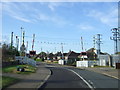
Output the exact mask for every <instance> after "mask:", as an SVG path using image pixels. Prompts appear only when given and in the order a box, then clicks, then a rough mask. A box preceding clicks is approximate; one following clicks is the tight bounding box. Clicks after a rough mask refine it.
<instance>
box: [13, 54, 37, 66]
mask: <svg viewBox="0 0 120 90" xmlns="http://www.w3.org/2000/svg"><path fill="white" fill-rule="evenodd" d="M15 60H16V61H19V63H20V64H28V65H32V66H35V67H36V61H35V60H33V59H30V58H28V57H22V56H16V57H15Z"/></svg>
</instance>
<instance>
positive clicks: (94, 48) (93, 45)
mask: <svg viewBox="0 0 120 90" xmlns="http://www.w3.org/2000/svg"><path fill="white" fill-rule="evenodd" d="M95 39H96V38H95V36H93V49H94V51H93V52H94V54H93V58H94V60H95V42H96V40H95Z"/></svg>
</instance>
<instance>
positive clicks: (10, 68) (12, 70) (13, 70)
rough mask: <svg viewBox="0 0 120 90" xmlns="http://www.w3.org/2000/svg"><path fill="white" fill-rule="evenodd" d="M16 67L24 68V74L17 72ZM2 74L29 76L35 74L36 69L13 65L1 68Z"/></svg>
mask: <svg viewBox="0 0 120 90" xmlns="http://www.w3.org/2000/svg"><path fill="white" fill-rule="evenodd" d="M17 67H26V68H25V71H24V72H20V71H17ZM2 72H3V73H17V74H30V73H34V72H36V68H35V67H33V66H30V65H13V66H8V67H4V68H2Z"/></svg>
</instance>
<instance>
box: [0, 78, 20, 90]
mask: <svg viewBox="0 0 120 90" xmlns="http://www.w3.org/2000/svg"><path fill="white" fill-rule="evenodd" d="M1 78H2V79H1ZM0 80H2V82H0V83H2V84H1V85H2V88H5V87H7V86H9V85H11V84H14V83H16V82H18V81H20V79H17V78H11V77H6V76H2V77H0Z"/></svg>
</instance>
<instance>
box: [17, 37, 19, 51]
mask: <svg viewBox="0 0 120 90" xmlns="http://www.w3.org/2000/svg"><path fill="white" fill-rule="evenodd" d="M18 47H19V38H18V36H16V49H17V50H18Z"/></svg>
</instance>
